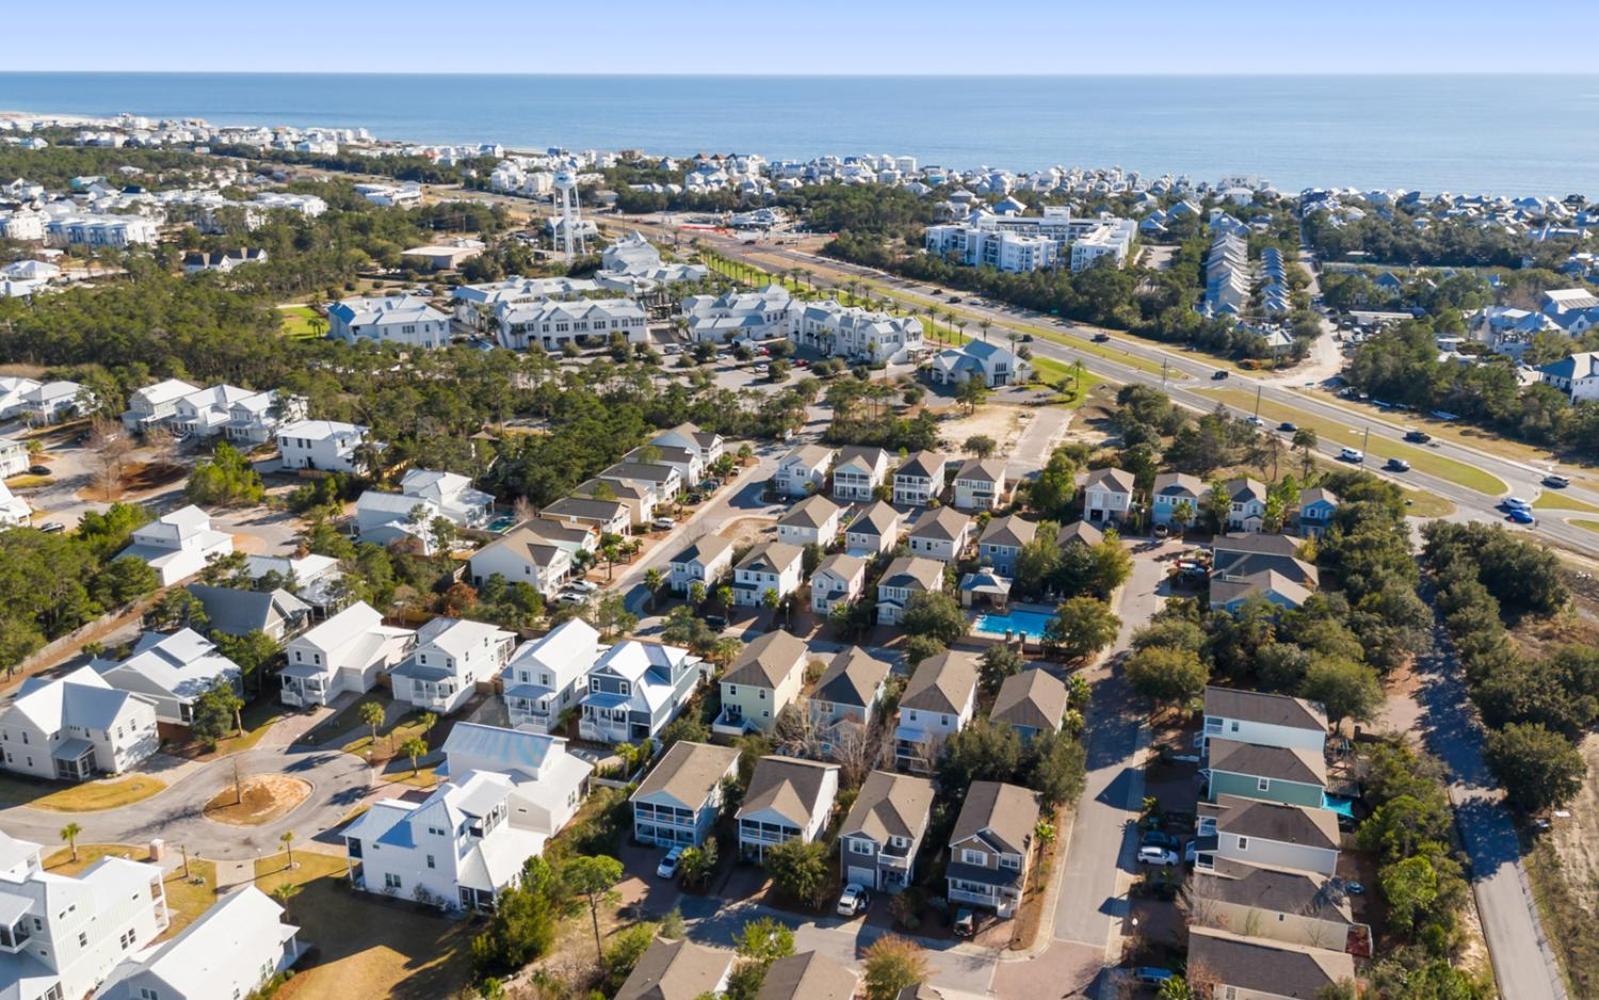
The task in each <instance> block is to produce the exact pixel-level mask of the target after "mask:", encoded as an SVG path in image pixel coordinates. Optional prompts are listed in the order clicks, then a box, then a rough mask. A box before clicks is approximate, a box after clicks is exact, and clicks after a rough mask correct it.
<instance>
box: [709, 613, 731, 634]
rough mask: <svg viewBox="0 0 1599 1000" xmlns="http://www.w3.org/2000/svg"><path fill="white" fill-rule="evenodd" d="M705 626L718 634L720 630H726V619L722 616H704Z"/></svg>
mask: <svg viewBox="0 0 1599 1000" xmlns="http://www.w3.org/2000/svg"><path fill="white" fill-rule="evenodd" d="M705 624H707V625H709V626H710V627H711V628H714V629H716V630H717V631H718V632H720V631H721V630H722V629H724V628H727V618H726V616H724V615H706V616H705Z"/></svg>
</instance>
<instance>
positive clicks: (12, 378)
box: [0, 375, 40, 420]
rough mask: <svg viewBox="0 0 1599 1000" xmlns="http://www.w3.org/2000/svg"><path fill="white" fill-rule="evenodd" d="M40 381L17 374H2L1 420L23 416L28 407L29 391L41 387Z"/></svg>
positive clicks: (0, 393) (0, 387) (0, 389)
mask: <svg viewBox="0 0 1599 1000" xmlns="http://www.w3.org/2000/svg"><path fill="white" fill-rule="evenodd" d="M39 385H40V383H39V382H38V381H36V380H34V379H31V378H21V377H19V376H16V375H0V420H11V419H12V418H14V417H19V416H22V415H23V413H24V412H25V411H26V409H27V401H26V397H27V395H28V393H30V392H32V391H33V390H35V389H37V388H39Z"/></svg>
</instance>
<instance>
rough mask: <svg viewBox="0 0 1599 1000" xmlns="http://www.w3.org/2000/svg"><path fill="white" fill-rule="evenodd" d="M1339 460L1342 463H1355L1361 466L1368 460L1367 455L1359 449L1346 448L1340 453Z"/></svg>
mask: <svg viewBox="0 0 1599 1000" xmlns="http://www.w3.org/2000/svg"><path fill="white" fill-rule="evenodd" d="M1338 458H1339V460H1340V461H1344V462H1354V463H1355V464H1356V465H1359V464H1360V463H1361V462H1364V461H1365V460H1366V453H1365V452H1363V451H1361V450H1360V449H1359V448H1345V449H1343V450H1342V451H1340V452H1339V453H1338Z"/></svg>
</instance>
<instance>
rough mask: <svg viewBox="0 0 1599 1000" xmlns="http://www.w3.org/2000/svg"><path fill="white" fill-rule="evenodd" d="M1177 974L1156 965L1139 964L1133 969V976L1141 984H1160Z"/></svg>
mask: <svg viewBox="0 0 1599 1000" xmlns="http://www.w3.org/2000/svg"><path fill="white" fill-rule="evenodd" d="M1176 975H1177V974H1176V973H1175V972H1172V971H1171V970H1170V969H1162V968H1160V967H1159V966H1157V965H1140V966H1139V967H1138V968H1136V969H1134V970H1133V978H1134V979H1135V980H1137V981H1138V983H1139V984H1140V985H1142V986H1160V985H1162V984H1164V983H1165V982H1166V981H1167V980H1168V979H1172V978H1174V977H1175V976H1176Z"/></svg>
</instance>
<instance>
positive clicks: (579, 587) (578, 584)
mask: <svg viewBox="0 0 1599 1000" xmlns="http://www.w3.org/2000/svg"><path fill="white" fill-rule="evenodd" d="M566 589H567V590H570V591H574V592H576V593H579V594H592V593H594V592H595V591H596V590H599V589H600V585H599V584H597V583H595V582H594V581H593V580H573V581H571V582H570V583H568V584H567V585H566Z"/></svg>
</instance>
